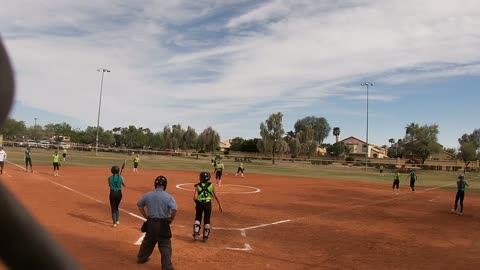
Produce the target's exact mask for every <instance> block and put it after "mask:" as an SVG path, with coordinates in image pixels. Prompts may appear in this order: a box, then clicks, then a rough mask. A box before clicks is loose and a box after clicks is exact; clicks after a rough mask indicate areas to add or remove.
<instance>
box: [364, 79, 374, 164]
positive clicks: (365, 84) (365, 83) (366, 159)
mask: <svg viewBox="0 0 480 270" xmlns="http://www.w3.org/2000/svg"><path fill="white" fill-rule="evenodd" d="M361 85H362V86H366V87H367V138H366V139H367V141H366V143H367V151H366V152H365V171H366V170H367V168H368V150H369V147H368V87H369V86H373V83H371V82H363V83H362V84H361Z"/></svg>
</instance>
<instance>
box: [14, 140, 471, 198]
mask: <svg viewBox="0 0 480 270" xmlns="http://www.w3.org/2000/svg"><path fill="white" fill-rule="evenodd" d="M5 151H6V152H7V154H8V160H9V161H11V162H14V163H17V164H21V165H24V151H25V148H20V147H17V148H15V147H9V148H5ZM32 152H33V153H32V162H33V166H34V168H35V165H50V164H51V163H52V154H53V152H54V150H45V149H36V148H35V149H32ZM59 154H60V155H61V154H62V151H59ZM125 159H127V165H126V168H127V169H130V168H132V166H133V156H128V155H126V154H118V153H107V152H99V153H98V156H95V152H88V151H85V152H82V151H74V150H69V151H68V153H67V161H66V162H62V166H104V167H107V168H109V167H111V166H113V165H119V166H120V165H121V164H122V163H123V161H124V160H125ZM224 165H225V172H227V173H228V174H234V173H235V172H236V171H237V166H238V163H237V162H235V161H234V160H233V159H224ZM244 165H245V175H246V176H248V174H249V173H254V174H268V175H286V176H288V175H290V176H305V177H313V178H323V179H334V180H351V181H362V182H373V183H382V184H385V185H391V183H392V180H393V171H389V170H385V175H384V176H380V174H379V172H378V169H376V168H368V170H367V171H365V167H356V166H353V167H348V166H342V165H338V166H337V165H312V164H311V163H309V162H298V161H297V162H288V161H277V162H276V164H275V165H272V162H271V161H269V160H253V161H252V162H251V163H249V162H247V163H244ZM7 166H8V165H7ZM141 168H149V169H169V170H182V171H198V172H200V171H212V165H211V163H210V157H199V158H198V159H197V158H196V157H193V156H192V157H176V156H166V155H142V156H141V157H140V166H139V169H140V170H141ZM460 173H461V171H458V172H447V171H428V170H418V171H417V175H418V180H417V182H416V186H418V187H426V188H431V187H439V186H444V185H449V184H452V186H447V187H443V189H454V188H455V186H454V184H455V181H456V179H457V176H458V175H459V174H460ZM406 176H407V174H402V176H401V182H400V185H401V187H402V186H403V188H406V187H407V186H408V181H405V180H404V179H405V178H406ZM479 177H480V175H479V174H478V173H469V174H467V175H466V178H467V180H469V181H471V185H470V189H469V190H471V191H477V192H478V191H480V185H477V184H476V182H480V181H479Z"/></svg>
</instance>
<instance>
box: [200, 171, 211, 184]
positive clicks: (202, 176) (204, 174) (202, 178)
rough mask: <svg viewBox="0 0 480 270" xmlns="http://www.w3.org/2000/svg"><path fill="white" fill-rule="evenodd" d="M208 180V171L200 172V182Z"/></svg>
mask: <svg viewBox="0 0 480 270" xmlns="http://www.w3.org/2000/svg"><path fill="white" fill-rule="evenodd" d="M208 180H210V173H209V172H201V173H200V181H201V182H207V181H208Z"/></svg>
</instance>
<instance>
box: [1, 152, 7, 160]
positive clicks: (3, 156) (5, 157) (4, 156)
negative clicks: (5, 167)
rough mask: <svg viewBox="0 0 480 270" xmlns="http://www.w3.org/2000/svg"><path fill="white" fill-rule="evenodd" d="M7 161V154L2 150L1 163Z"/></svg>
mask: <svg viewBox="0 0 480 270" xmlns="http://www.w3.org/2000/svg"><path fill="white" fill-rule="evenodd" d="M5 159H7V153H6V152H5V151H3V150H0V161H4V160H5Z"/></svg>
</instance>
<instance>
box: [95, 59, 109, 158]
mask: <svg viewBox="0 0 480 270" xmlns="http://www.w3.org/2000/svg"><path fill="white" fill-rule="evenodd" d="M97 71H98V72H101V73H102V82H101V83H100V100H99V101H98V117H97V137H96V139H95V141H96V145H95V155H98V131H99V127H100V108H101V107H102V91H103V74H104V73H105V72H110V70H108V69H106V68H99V69H97Z"/></svg>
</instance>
